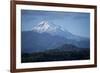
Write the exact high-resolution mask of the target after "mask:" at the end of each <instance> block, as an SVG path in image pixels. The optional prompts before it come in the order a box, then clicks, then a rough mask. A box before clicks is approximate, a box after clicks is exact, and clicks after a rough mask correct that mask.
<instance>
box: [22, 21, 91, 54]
mask: <svg viewBox="0 0 100 73" xmlns="http://www.w3.org/2000/svg"><path fill="white" fill-rule="evenodd" d="M21 37H22V52H28V53H31V52H36V51H45V50H49V49H53V48H57V47H59V46H60V47H61V46H62V45H64V44H66V45H67V46H74V48H76V49H77V48H89V47H90V40H89V38H86V37H81V36H77V35H74V34H72V33H70V32H69V31H68V30H65V29H63V28H62V27H61V26H58V25H56V24H53V23H50V22H48V21H41V22H40V23H39V24H36V25H34V27H33V28H32V30H31V31H22V36H21ZM72 48H73V47H72ZM66 49H70V48H66Z"/></svg>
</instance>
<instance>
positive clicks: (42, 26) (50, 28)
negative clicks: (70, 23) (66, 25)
mask: <svg viewBox="0 0 100 73" xmlns="http://www.w3.org/2000/svg"><path fill="white" fill-rule="evenodd" d="M32 30H33V31H36V32H39V33H43V32H46V33H54V32H58V30H61V31H64V29H63V28H61V27H60V26H58V25H55V24H53V23H52V24H51V23H49V22H48V21H42V22H40V23H39V24H37V25H36V26H34V27H33V29H32Z"/></svg>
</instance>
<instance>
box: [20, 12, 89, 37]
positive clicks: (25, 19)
mask: <svg viewBox="0 0 100 73" xmlns="http://www.w3.org/2000/svg"><path fill="white" fill-rule="evenodd" d="M44 20H47V21H48V22H50V23H54V24H56V25H59V26H61V27H62V28H63V29H65V30H68V31H69V32H71V33H73V34H75V35H79V36H83V37H89V36H90V13H82V12H81V13H80V12H60V11H59V12H56V11H39V10H21V25H22V31H29V30H32V28H33V26H34V25H36V24H38V23H40V22H41V21H44Z"/></svg>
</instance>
